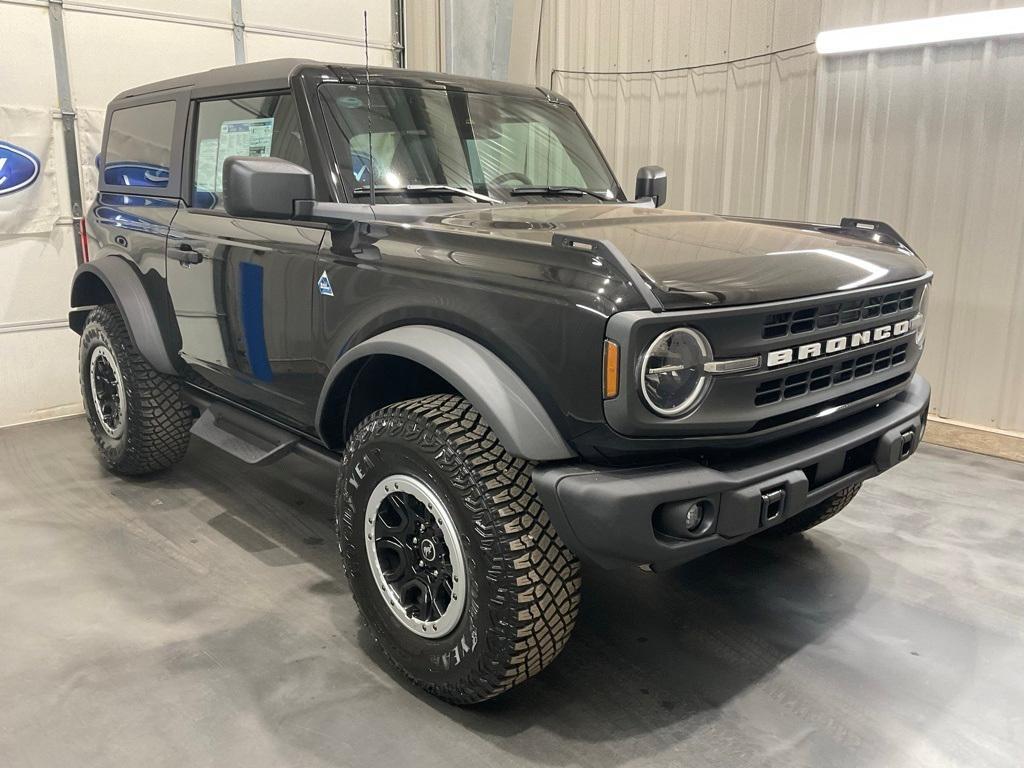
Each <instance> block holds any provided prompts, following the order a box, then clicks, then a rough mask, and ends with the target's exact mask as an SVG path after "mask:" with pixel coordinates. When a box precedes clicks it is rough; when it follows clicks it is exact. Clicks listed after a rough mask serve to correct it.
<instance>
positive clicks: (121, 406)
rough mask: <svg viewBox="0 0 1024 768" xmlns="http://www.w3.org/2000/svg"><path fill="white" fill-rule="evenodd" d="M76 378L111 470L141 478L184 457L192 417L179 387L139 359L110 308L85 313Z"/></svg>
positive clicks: (94, 432)
mask: <svg viewBox="0 0 1024 768" xmlns="http://www.w3.org/2000/svg"><path fill="white" fill-rule="evenodd" d="M79 374H80V380H81V385H82V398H83V400H84V403H85V414H86V418H87V419H88V421H89V429H90V430H91V431H92V436H93V439H94V440H95V441H96V446H97V447H98V448H99V451H100V458H101V459H102V460H103V463H104V464H105V465H106V466H107V467H108V468H109V469H111V470H113V471H114V472H118V473H120V474H124V475H142V474H146V473H149V472H155V471H156V470H159V469H164V468H165V467H168V466H170V465H171V464H173V463H175V462H176V461H179V460H180V459H181V458H182V457H183V456H184V455H185V451H186V450H187V449H188V440H189V429H190V428H191V425H192V413H191V409H190V408H189V406H188V405H187V404H186V403H185V401H184V400H183V399H182V396H181V385H180V383H179V382H178V380H177V379H176V378H174V377H172V376H165V375H164V374H162V373H160V372H159V371H157V370H155V369H154V368H153V367H152V366H151V365H150V364H149V363H148V362H146V359H145V358H144V357H142V355H140V354H139V351H138V350H137V349H136V348H135V345H134V344H133V343H132V340H131V337H130V336H129V335H128V329H127V328H126V327H125V324H124V320H122V319H121V315H120V314H119V313H118V312H117V310H116V309H115V308H114V307H111V306H103V307H98V308H96V309H94V310H93V311H92V312H90V313H89V317H88V318H87V320H86V323H85V327H84V328H83V329H82V340H81V343H80V347H79Z"/></svg>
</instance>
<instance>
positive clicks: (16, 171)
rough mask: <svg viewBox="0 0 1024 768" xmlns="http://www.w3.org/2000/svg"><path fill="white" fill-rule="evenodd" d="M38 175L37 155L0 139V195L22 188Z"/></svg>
mask: <svg viewBox="0 0 1024 768" xmlns="http://www.w3.org/2000/svg"><path fill="white" fill-rule="evenodd" d="M38 177H39V158H38V157H36V156H35V155H33V154H32V153H31V152H29V151H28V150H27V149H22V148H21V147H16V146H14V145H13V144H10V143H8V142H6V141H0V195H7V194H10V193H11V192H17V191H18V190H19V189H24V188H25V187H27V186H29V185H30V184H31V183H32V182H33V181H35V180H36V179H37V178H38Z"/></svg>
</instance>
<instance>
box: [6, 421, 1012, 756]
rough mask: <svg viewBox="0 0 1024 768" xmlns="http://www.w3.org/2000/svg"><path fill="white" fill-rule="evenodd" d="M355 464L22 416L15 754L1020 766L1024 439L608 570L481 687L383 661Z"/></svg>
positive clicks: (929, 462)
mask: <svg viewBox="0 0 1024 768" xmlns="http://www.w3.org/2000/svg"><path fill="white" fill-rule="evenodd" d="M332 482H333V479H332V477H331V473H330V472H329V471H325V470H323V469H321V468H319V467H313V466H310V465H308V464H305V463H303V462H301V461H299V460H295V459H288V460H286V461H285V462H282V463H280V464H278V465H276V466H274V467H271V468H268V469H264V470H249V469H246V468H243V467H242V466H241V465H239V464H238V463H236V462H235V461H234V460H232V459H230V458H228V457H226V456H224V455H221V454H219V453H218V452H217V451H216V450H214V449H212V448H210V447H208V446H205V445H203V444H202V443H199V442H198V441H196V442H195V443H194V444H193V447H192V448H191V450H190V452H189V455H188V457H187V459H186V460H185V462H184V463H183V464H181V465H180V466H178V467H176V468H175V469H173V470H172V471H170V472H167V473H165V474H162V475H160V476H158V477H155V478H152V479H148V480H143V481H127V480H123V479H119V478H116V477H112V476H110V475H108V474H106V473H105V472H104V471H103V470H101V469H100V467H99V464H98V463H97V461H96V460H95V458H94V456H93V451H92V445H91V441H90V438H89V435H88V432H87V430H86V427H85V425H84V422H83V421H82V420H81V419H72V420H66V421H58V422H50V423H44V424H38V425H32V426H26V427H16V428H11V429H7V430H2V431H0V702H2V703H0V766H8V765H10V766H19V767H20V766H47V767H49V766H55V765H60V766H72V765H89V766H94V765H95V766H125V765H144V766H147V767H148V768H152V767H155V766H186V765H187V766H190V767H192V766H218V768H220V767H222V766H236V765H245V766H246V767H247V768H258V767H259V766H300V765H301V766H321V765H348V766H367V765H379V766H402V765H415V766H417V767H419V766H435V765H436V766H446V768H451V766H453V765H465V766H476V765H493V766H511V765H515V766H519V765H545V766H588V767H591V768H616V767H618V766H625V765H632V766H641V765H642V766H652V765H695V766H698V765H699V766H729V767H730V768H737V767H739V766H747V765H758V766H761V765H777V766H786V767H787V768H790V767H792V766H798V765H799V766H803V765H806V766H815V768H819V767H821V766H853V765H856V766H917V765H920V766H929V767H932V766H945V765H958V766H971V767H972V768H980V767H981V766H1019V765H1022V764H1024V642H1022V635H1024V558H1022V557H1021V553H1022V552H1024V504H1022V501H1021V499H1022V498H1024V464H1018V463H1013V462H1008V461H1004V460H1000V459H991V458H986V457H982V456H977V455H974V454H969V453H961V452H958V451H955V450H951V449H948V448H940V447H934V446H925V447H924V448H922V450H921V452H920V453H919V455H918V456H917V457H916V459H914V460H913V461H911V462H909V463H908V464H906V465H904V466H901V467H898V468H897V469H895V470H894V471H892V472H891V473H889V474H888V475H886V476H885V477H884V478H882V479H879V480H876V481H875V482H874V483H872V484H870V485H869V486H868V487H866V488H865V491H864V492H862V494H861V495H860V497H859V498H858V499H857V501H856V502H854V503H853V505H851V506H850V507H849V508H848V509H847V510H846V511H845V512H844V513H843V514H842V515H841V516H840V517H839V518H837V519H836V520H834V521H831V522H829V523H828V524H826V525H825V526H823V527H822V528H821V529H819V530H818V531H816V532H814V533H813V534H811V535H808V536H805V537H797V538H794V539H791V540H788V541H786V542H782V543H777V542H765V543H760V542H759V543H755V544H750V545H743V546H740V547H735V548H732V549H731V550H728V551H725V552H722V553H717V554H715V555H712V556H710V557H707V558H705V559H704V560H702V561H698V562H696V563H693V564H691V565H689V566H687V567H684V568H683V569H680V570H678V571H675V572H673V573H669V574H663V575H659V576H655V575H651V574H647V573H643V572H641V571H639V570H636V571H628V572H618V573H606V572H601V571H596V570H594V569H588V570H585V572H584V576H585V582H584V584H585V586H584V590H585V591H584V598H583V608H582V615H581V618H580V622H579V625H578V626H577V629H576V634H575V636H574V638H573V640H572V642H571V643H570V644H569V646H568V648H567V649H566V651H565V652H564V653H563V654H562V656H561V657H560V658H559V659H558V661H557V662H556V663H555V665H554V666H553V667H552V668H551V669H549V670H548V671H547V672H546V673H545V674H544V675H542V676H541V677H540V678H538V679H536V680H534V681H533V682H531V683H530V684H528V685H526V686H525V687H523V688H521V689H519V690H518V691H516V692H514V693H512V694H511V695H508V696H506V697H504V698H502V699H500V700H498V701H495V702H491V703H489V704H487V705H484V706H482V707H479V708H476V709H473V710H459V709H456V708H453V707H449V706H446V705H443V704H440V703H438V702H436V701H434V700H432V699H430V698H428V697H426V696H424V695H422V694H420V693H419V692H418V691H416V690H415V689H412V688H410V687H409V686H408V685H406V684H405V683H404V682H403V681H401V680H399V679H397V678H396V677H394V676H393V675H391V674H390V673H388V672H387V671H385V670H384V669H383V668H382V667H381V666H379V663H380V659H379V657H378V655H377V653H376V652H375V651H374V649H373V648H372V647H371V646H370V644H368V642H367V637H366V635H365V633H364V632H363V631H361V629H360V625H359V621H358V618H357V615H356V611H355V607H354V605H353V603H352V601H351V599H350V598H349V596H348V594H347V587H346V586H345V584H344V582H343V581H342V580H341V573H340V568H339V563H338V559H337V557H336V550H335V547H334V543H333V541H332V535H333V534H332V531H331V527H330V523H329V520H330V515H331V511H330V493H331V488H332Z"/></svg>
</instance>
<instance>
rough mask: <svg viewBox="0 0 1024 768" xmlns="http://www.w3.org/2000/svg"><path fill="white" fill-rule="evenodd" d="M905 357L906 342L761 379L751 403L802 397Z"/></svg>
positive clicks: (867, 373) (873, 371)
mask: <svg viewBox="0 0 1024 768" xmlns="http://www.w3.org/2000/svg"><path fill="white" fill-rule="evenodd" d="M906 359H907V345H906V344H905V343H904V344H898V345H896V346H894V347H888V348H886V349H879V350H877V351H875V352H869V353H868V354H865V355H860V356H859V357H855V358H850V359H849V360H843V361H842V362H841V363H836V364H833V365H823V366H821V367H819V368H814V369H812V370H809V371H800V372H799V373H793V374H790V375H789V376H785V377H783V378H778V379H771V380H770V381H764V382H762V383H761V384H759V385H758V387H757V389H756V390H755V392H754V405H758V406H760V405H771V404H772V403H777V402H779V401H780V400H791V399H793V398H795V397H802V396H803V395H806V394H808V393H810V392H818V391H820V390H823V389H828V388H829V387H831V386H833V385H835V384H843V383H845V382H847V381H852V380H854V379H860V378H863V377H864V376H870V375H871V374H873V373H879V372H880V371H885V370H888V369H889V368H894V367H895V366H897V365H901V364H902V363H903V362H904V361H906Z"/></svg>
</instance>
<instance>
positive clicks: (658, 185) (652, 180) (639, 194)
mask: <svg viewBox="0 0 1024 768" xmlns="http://www.w3.org/2000/svg"><path fill="white" fill-rule="evenodd" d="M635 197H636V199H637V200H639V199H641V198H643V197H649V198H651V199H652V200H654V205H655V206H656V207H658V208H660V207H661V206H663V205H664V204H665V198H667V197H668V174H667V173H665V169H664V168H662V167H661V166H660V165H645V166H644V167H643V168H641V169H640V170H639V171H637V172H636V195H635Z"/></svg>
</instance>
